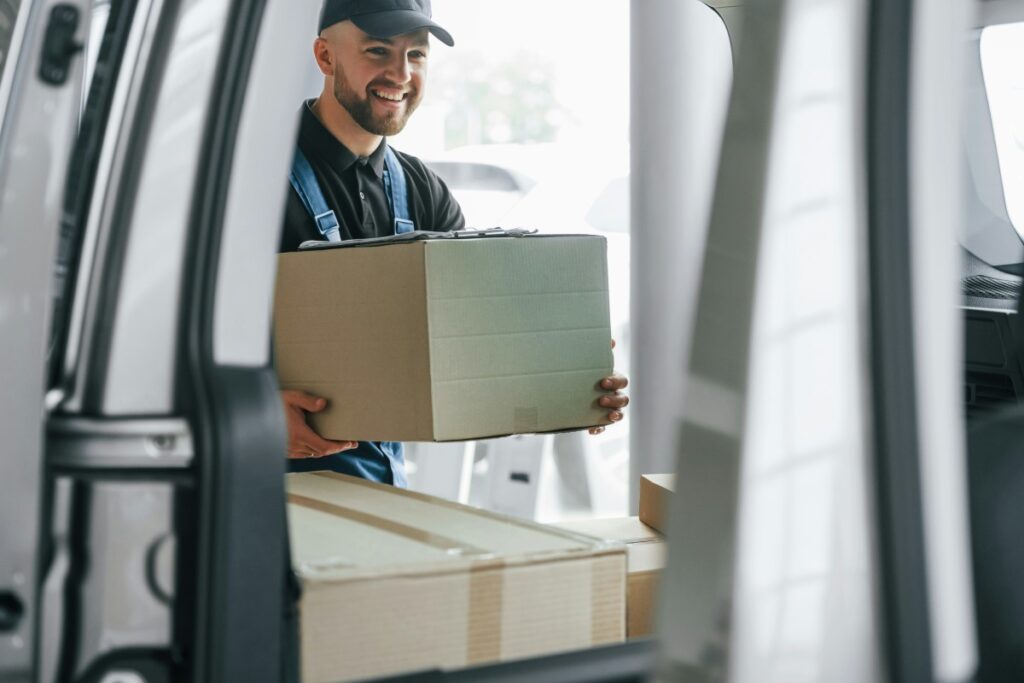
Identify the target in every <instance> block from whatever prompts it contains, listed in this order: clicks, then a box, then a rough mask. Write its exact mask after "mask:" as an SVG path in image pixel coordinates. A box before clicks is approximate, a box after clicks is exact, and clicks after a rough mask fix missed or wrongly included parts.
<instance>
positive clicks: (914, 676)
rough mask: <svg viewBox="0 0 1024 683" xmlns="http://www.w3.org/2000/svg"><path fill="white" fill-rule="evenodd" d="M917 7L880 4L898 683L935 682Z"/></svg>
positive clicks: (892, 653)
mask: <svg viewBox="0 0 1024 683" xmlns="http://www.w3.org/2000/svg"><path fill="white" fill-rule="evenodd" d="M912 29H913V3H912V1H911V0H874V1H873V2H872V3H871V10H870V19H869V45H868V51H867V54H868V65H867V66H868V83H867V92H868V102H867V106H868V112H867V115H868V121H867V172H868V178H867V182H868V253H869V260H868V263H869V268H870V312H869V316H870V327H871V347H870V349H871V380H872V386H873V391H872V393H871V405H872V409H873V415H872V417H873V422H874V444H873V445H874V455H875V458H874V467H875V485H876V490H875V495H876V503H877V518H876V519H877V532H878V555H879V560H878V561H879V569H880V572H881V581H880V597H881V606H880V614H881V619H882V620H883V628H882V631H883V635H884V644H885V661H886V666H887V669H888V671H887V673H888V675H887V676H886V677H885V678H886V679H887V680H889V681H891V682H892V683H901V682H907V683H911V682H913V683H918V682H919V681H931V680H933V678H932V646H931V630H930V623H929V605H928V575H927V564H926V559H925V546H924V520H923V512H922V492H921V472H920V460H919V458H920V444H919V442H918V434H917V428H918V414H917V392H916V388H915V379H916V373H915V370H914V327H913V300H912V284H913V283H912V279H911V275H912V272H913V271H912V262H911V242H910V228H909V226H910V225H911V215H910V192H911V186H910V135H909V127H910V92H911V60H910V54H911V52H910V51H911V46H912V44H913V30H912Z"/></svg>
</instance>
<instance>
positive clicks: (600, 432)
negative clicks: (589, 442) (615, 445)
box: [588, 427, 604, 436]
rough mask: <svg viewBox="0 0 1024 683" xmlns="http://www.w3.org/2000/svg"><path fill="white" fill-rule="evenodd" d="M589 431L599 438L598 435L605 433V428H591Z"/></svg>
mask: <svg viewBox="0 0 1024 683" xmlns="http://www.w3.org/2000/svg"><path fill="white" fill-rule="evenodd" d="M588 431H589V432H590V433H591V434H593V435H594V436H597V435H598V434H603V433H604V427H591V428H590V429H589V430H588Z"/></svg>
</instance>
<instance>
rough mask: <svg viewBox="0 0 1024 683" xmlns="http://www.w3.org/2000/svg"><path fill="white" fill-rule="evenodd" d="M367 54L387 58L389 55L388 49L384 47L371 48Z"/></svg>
mask: <svg viewBox="0 0 1024 683" xmlns="http://www.w3.org/2000/svg"><path fill="white" fill-rule="evenodd" d="M367 52H369V53H370V54H372V55H377V56H378V57H386V56H387V54H388V51H387V48H383V47H371V48H370V49H368V50H367Z"/></svg>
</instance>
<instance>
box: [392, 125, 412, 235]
mask: <svg viewBox="0 0 1024 683" xmlns="http://www.w3.org/2000/svg"><path fill="white" fill-rule="evenodd" d="M385 144H387V143H385ZM384 192H385V193H386V194H387V196H388V202H389V203H390V204H391V215H392V216H394V218H395V234H396V235H402V234H404V233H407V232H412V231H414V230H415V229H416V224H415V223H413V222H412V219H411V218H410V217H409V190H408V189H407V186H406V180H405V171H403V170H402V165H401V163H399V161H398V155H397V154H395V151H394V150H393V149H391V147H390V146H388V147H386V148H385V149H384Z"/></svg>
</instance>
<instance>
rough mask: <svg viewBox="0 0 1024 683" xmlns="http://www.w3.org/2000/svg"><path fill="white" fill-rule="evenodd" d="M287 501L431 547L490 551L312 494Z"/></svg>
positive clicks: (472, 553) (466, 553) (463, 552)
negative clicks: (318, 498) (336, 503)
mask: <svg viewBox="0 0 1024 683" xmlns="http://www.w3.org/2000/svg"><path fill="white" fill-rule="evenodd" d="M288 502H289V503H294V504H295V505H301V506H302V507H304V508H309V509H310V510H317V511H318V512H326V513H327V514H330V515H336V516H338V517H342V518H344V519H348V520H351V521H353V522H358V523H360V524H365V525H367V526H370V527H373V528H375V529H380V530H381V531H387V532H389V533H392V534H395V535H398V536H401V537H403V538H408V539H409V540H411V541H416V542H418V543H423V544H424V545H429V546H430V547H432V548H437V549H438V550H443V551H444V552H445V553H447V554H449V555H457V556H460V557H477V556H487V555H490V554H491V553H489V552H488V551H486V550H483V549H482V548H476V547H474V546H471V545H468V544H466V543H462V542H461V541H457V540H455V539H454V538H448V537H447V536H442V535H441V534H435V533H434V532H432V531H427V530H425V529H417V528H416V527H411V526H408V525H406V524H402V523H400V522H395V521H392V520H390V519H385V518H383V517H378V516H377V515H371V514H367V513H365V512H360V511H359V510H353V509H351V508H346V507H341V506H340V505H335V504H333V503H327V502H325V501H322V500H317V499H316V498H309V497H308V496H302V495H299V494H295V493H289V494H288Z"/></svg>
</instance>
